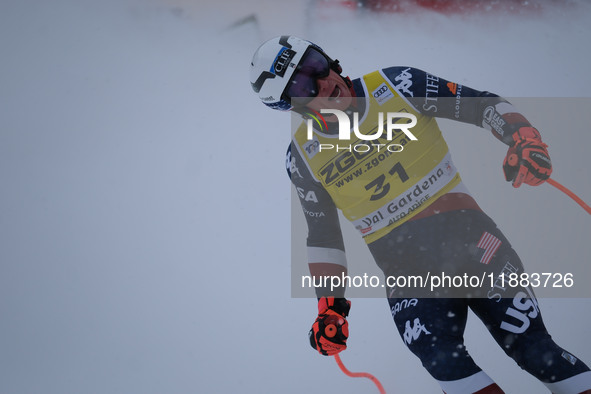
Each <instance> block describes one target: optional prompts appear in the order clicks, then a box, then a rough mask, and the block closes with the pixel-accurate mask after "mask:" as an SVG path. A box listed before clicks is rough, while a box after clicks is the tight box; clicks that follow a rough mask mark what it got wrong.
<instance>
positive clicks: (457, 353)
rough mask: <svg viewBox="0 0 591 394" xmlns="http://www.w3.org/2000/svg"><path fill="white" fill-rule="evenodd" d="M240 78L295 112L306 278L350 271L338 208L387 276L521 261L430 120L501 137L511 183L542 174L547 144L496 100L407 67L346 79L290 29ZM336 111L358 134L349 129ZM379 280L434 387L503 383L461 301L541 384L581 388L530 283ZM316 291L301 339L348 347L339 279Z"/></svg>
mask: <svg viewBox="0 0 591 394" xmlns="http://www.w3.org/2000/svg"><path fill="white" fill-rule="evenodd" d="M250 82H251V84H252V88H253V90H254V91H255V92H256V93H257V94H258V96H259V98H260V99H261V100H262V102H263V103H264V104H266V105H267V106H269V107H270V108H273V109H278V110H284V111H287V110H291V111H294V112H297V113H299V114H300V115H302V117H303V122H302V123H301V125H300V126H299V127H298V129H297V130H296V131H295V133H294V135H293V137H292V141H291V144H290V147H289V149H288V152H287V161H286V164H287V170H288V173H289V175H290V177H291V181H292V183H293V184H294V186H295V187H296V189H297V190H298V191H299V193H298V194H299V196H300V203H301V205H302V209H303V211H304V212H305V213H306V214H305V217H306V221H307V225H308V239H307V248H308V266H309V269H310V273H311V275H313V276H315V277H325V276H342V275H346V273H347V262H346V257H345V248H344V244H343V239H342V235H341V229H340V224H339V219H338V216H337V209H339V210H341V211H342V213H343V214H344V216H345V217H346V218H347V219H349V220H350V221H351V222H352V223H353V225H354V226H355V227H356V228H357V229H358V230H359V231H360V233H361V235H362V236H363V239H364V240H365V242H366V243H367V245H368V248H369V250H370V252H371V253H372V255H373V257H374V259H375V261H376V263H377V264H378V266H379V267H380V268H381V270H382V271H383V272H384V275H385V277H390V276H400V275H421V274H425V273H427V272H440V273H442V271H445V273H446V274H458V275H459V274H461V273H466V272H468V273H477V274H478V273H482V272H494V273H495V277H499V276H500V275H504V274H507V275H508V274H511V273H523V272H524V269H523V265H522V263H521V261H520V259H519V257H518V256H517V254H516V252H515V251H514V250H513V248H512V247H511V245H510V244H509V242H508V240H507V239H506V238H505V236H504V235H503V234H502V233H501V232H500V230H499V229H498V228H497V227H496V225H495V223H494V222H493V221H492V220H491V219H490V218H489V217H488V216H487V215H486V214H485V213H484V212H483V211H482V210H481V209H480V207H479V206H478V204H477V203H476V201H475V200H474V198H473V197H472V196H471V195H470V193H469V191H468V190H467V189H466V187H465V186H464V184H463V183H462V180H461V178H460V175H459V173H458V171H457V170H456V168H455V167H454V165H453V162H452V160H451V157H450V155H449V152H448V148H447V145H446V143H445V141H444V140H443V137H442V135H441V131H440V130H439V127H438V125H437V123H436V121H435V118H447V119H452V120H457V121H460V122H466V123H470V124H473V125H477V126H480V127H483V128H486V129H489V130H490V131H491V132H492V134H493V135H494V136H495V137H496V138H497V139H499V140H500V141H502V142H503V143H505V144H506V145H507V146H508V152H507V156H506V157H505V160H504V162H503V171H504V174H505V178H506V180H507V181H510V182H512V184H513V186H514V187H520V186H521V185H522V184H523V183H526V184H528V185H532V186H536V185H540V184H542V183H543V182H544V181H545V180H546V179H548V178H549V176H550V174H551V172H552V165H551V162H550V158H549V155H548V151H547V149H546V148H547V145H546V144H545V143H543V142H542V139H541V136H540V133H539V132H538V130H537V129H536V128H534V127H533V126H532V125H531V124H530V123H529V122H528V121H527V119H526V118H525V117H524V116H523V115H521V114H520V113H519V112H518V111H517V110H516V109H515V108H514V107H513V106H512V105H511V104H510V103H509V102H508V101H507V100H505V99H503V98H502V97H499V96H497V95H495V94H492V93H489V92H485V91H478V90H475V89H472V88H469V87H467V86H462V85H460V84H457V83H453V82H450V81H447V80H445V79H443V78H439V77H436V76H434V75H432V74H429V73H427V72H424V71H421V70H418V69H416V68H413V67H388V68H384V69H380V70H378V71H375V72H372V73H369V74H367V75H364V76H363V77H361V78H358V79H354V80H351V79H350V78H349V77H345V76H343V75H342V68H341V66H340V64H339V62H338V60H333V59H332V58H330V57H329V56H328V55H327V54H326V53H325V52H324V51H323V50H322V49H321V48H320V47H319V46H317V45H315V44H313V43H311V42H309V41H306V40H303V39H301V38H298V37H294V36H281V37H275V38H272V39H270V40H268V41H266V42H265V43H263V44H262V45H261V46H260V47H259V48H258V49H257V50H256V52H255V54H254V56H253V58H252V61H251V65H250ZM380 112H381V113H382V114H384V113H394V114H395V116H394V117H384V116H383V115H381V116H382V117H380V115H379V113H380ZM393 118H395V119H393ZM343 122H344V124H345V125H349V126H350V125H353V131H354V132H355V134H354V136H353V133H349V134H350V139H348V140H347V139H346V134H347V132H350V131H351V130H350V129H349V127H344V126H343V128H345V130H344V131H345V133H344V134H343V135H342V134H341V133H343V130H342V128H341V127H340V126H341V123H343ZM384 124H385V125H384ZM411 126H412V127H411ZM376 130H377V132H376ZM354 142H357V144H356V145H355V144H353V143H354ZM338 143H346V144H348V145H344V146H338ZM335 144H337V145H336V148H335ZM331 146H332V148H331ZM380 149H381V150H380ZM387 291H388V293H387V299H388V303H389V305H390V308H391V311H392V315H393V319H394V322H395V324H396V327H397V328H398V331H399V334H400V336H401V338H402V339H403V340H404V342H405V344H406V345H407V346H408V348H409V349H410V350H411V352H413V353H414V354H415V355H416V356H417V357H419V359H420V360H421V362H422V364H423V366H424V368H425V369H426V370H427V371H428V372H429V374H431V376H433V378H435V379H436V380H437V381H438V383H439V384H440V386H441V389H442V390H443V391H444V392H445V393H447V394H452V393H482V394H484V393H503V391H502V390H501V388H500V387H499V386H498V385H497V384H496V383H495V382H494V381H493V380H492V379H491V378H490V377H489V376H488V375H487V374H486V373H485V372H484V371H482V370H481V369H480V368H479V367H478V365H477V364H476V363H475V362H474V360H473V359H472V358H471V357H470V355H469V354H468V351H467V350H466V348H465V346H464V340H463V332H464V328H465V325H466V320H467V313H468V308H470V309H471V310H472V311H474V313H475V314H476V315H477V316H478V317H479V318H480V319H481V320H482V322H483V323H484V324H485V325H486V327H487V329H488V330H489V332H490V333H491V335H492V336H493V338H494V339H495V340H496V342H497V343H498V344H499V346H501V347H502V349H503V350H504V351H505V352H506V354H507V355H508V356H510V357H511V358H513V359H514V360H515V361H516V362H517V364H518V365H519V366H520V367H521V368H523V369H524V370H526V371H527V372H529V373H530V374H532V375H533V376H535V377H536V378H537V379H539V380H540V381H541V382H542V383H543V384H544V385H546V386H547V388H548V389H549V390H550V391H551V392H553V393H587V394H591V371H590V370H589V368H588V367H587V366H586V365H585V364H584V363H583V362H582V361H581V360H579V359H578V358H577V357H575V356H574V355H572V354H571V353H570V352H568V351H566V350H564V349H562V348H560V347H559V346H558V345H557V344H556V343H555V342H554V341H553V340H552V338H551V337H550V335H549V334H548V332H547V330H546V328H545V326H544V323H543V321H542V316H541V313H540V311H539V307H538V303H537V301H536V299H535V296H534V295H533V292H532V290H531V288H529V287H520V286H516V287H510V286H497V285H495V286H492V287H490V286H489V288H484V289H477V288H473V289H472V288H470V289H467V290H465V292H464V293H462V294H461V295H460V296H458V294H457V293H453V289H450V288H447V289H444V290H441V291H440V292H439V293H438V294H437V296H435V297H434V294H425V293H421V294H419V295H417V293H413V292H412V291H410V290H409V289H408V288H402V287H396V286H390V287H388V288H387ZM316 294H317V296H318V316H317V318H316V320H315V322H314V324H313V326H312V329H311V330H310V333H309V338H310V344H311V345H312V347H313V348H315V349H316V350H317V351H318V352H320V353H321V354H323V355H334V354H337V353H339V352H340V351H342V350H344V349H345V348H346V342H347V338H348V335H349V331H348V322H347V320H346V318H347V316H348V314H349V310H350V307H351V302H350V301H349V300H347V299H346V298H345V286H340V287H338V288H336V289H329V288H328V287H320V288H317V289H316Z"/></svg>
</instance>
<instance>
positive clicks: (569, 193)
mask: <svg viewBox="0 0 591 394" xmlns="http://www.w3.org/2000/svg"><path fill="white" fill-rule="evenodd" d="M546 182H548V183H549V184H550V185H552V186H554V187H555V188H557V189H558V190H560V191H561V192H563V193H564V194H566V195H567V196H569V197H570V198H572V199H573V200H574V201H575V202H576V203H577V204H579V205H580V206H581V207H582V208H583V209H584V210H585V211H587V213H588V214H590V215H591V207H589V205H587V204H586V203H585V201H583V200H582V199H581V198H579V196H577V195H576V194H575V193H573V192H572V191H571V190H569V189H567V188H566V187H564V186H563V185H561V184H560V183H558V182H556V181H555V180H554V179H550V178H549V179H547V180H546Z"/></svg>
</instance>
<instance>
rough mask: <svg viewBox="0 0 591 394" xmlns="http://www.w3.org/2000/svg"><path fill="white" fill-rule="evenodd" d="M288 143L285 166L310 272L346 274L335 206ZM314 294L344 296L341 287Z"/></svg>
mask: <svg viewBox="0 0 591 394" xmlns="http://www.w3.org/2000/svg"><path fill="white" fill-rule="evenodd" d="M292 145H293V144H291V145H290V146H289V148H288V150H287V156H286V168H287V173H288V175H289V177H290V178H291V182H292V184H293V186H294V187H295V190H296V192H297V194H298V197H299V200H300V204H301V207H302V211H303V213H304V216H305V218H306V222H307V226H308V237H307V241H306V245H307V252H308V267H309V269H310V274H311V275H312V276H316V277H323V276H333V275H336V276H339V277H340V276H341V275H343V274H344V275H346V274H347V259H346V256H345V246H344V243H343V236H342V232H341V227H340V222H339V217H338V211H337V208H336V206H335V204H334V203H333V201H332V198H331V197H330V195H329V194H328V192H327V191H326V190H325V189H324V188H323V187H322V185H321V184H320V183H319V182H318V181H316V180H315V179H314V177H313V176H312V174H311V173H310V171H309V170H308V168H307V166H306V165H305V163H304V161H303V159H302V158H301V156H300V155H299V152H298V151H297V149H295V147H293V149H292ZM316 295H317V296H318V297H323V296H334V297H344V289H342V288H339V289H333V291H332V292H331V291H330V289H328V288H323V287H316Z"/></svg>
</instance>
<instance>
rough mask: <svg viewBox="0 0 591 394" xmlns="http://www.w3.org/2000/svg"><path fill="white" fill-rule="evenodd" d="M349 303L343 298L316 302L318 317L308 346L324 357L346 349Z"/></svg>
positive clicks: (311, 330)
mask: <svg viewBox="0 0 591 394" xmlns="http://www.w3.org/2000/svg"><path fill="white" fill-rule="evenodd" d="M350 308H351V301H348V300H346V299H344V298H334V297H321V298H320V299H319V300H318V317H317V318H316V321H314V324H313V325H312V328H311V329H310V332H309V333H308V337H309V339H310V345H311V346H312V347H313V348H314V349H316V350H318V352H319V353H320V354H323V355H325V356H334V355H335V354H337V353H340V352H342V351H343V350H345V349H346V348H347V338H348V337H349V323H348V322H347V319H346V317H347V316H348V314H349V309H350Z"/></svg>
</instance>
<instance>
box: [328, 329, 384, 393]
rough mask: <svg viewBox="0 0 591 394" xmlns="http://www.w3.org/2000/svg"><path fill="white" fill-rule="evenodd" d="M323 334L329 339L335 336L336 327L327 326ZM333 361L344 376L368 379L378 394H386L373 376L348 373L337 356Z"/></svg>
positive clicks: (364, 373) (336, 355) (361, 373)
mask: <svg viewBox="0 0 591 394" xmlns="http://www.w3.org/2000/svg"><path fill="white" fill-rule="evenodd" d="M324 334H325V335H326V336H327V337H329V338H332V337H334V336H335V335H336V334H337V327H336V326H335V325H334V324H329V325H328V326H326V328H325V329H324ZM334 359H335V360H336V362H337V364H338V366H339V368H340V369H341V371H343V373H344V374H345V375H347V376H349V377H351V378H368V379H369V380H371V381H372V382H374V384H375V385H376V386H377V387H378V390H380V394H386V390H384V386H382V383H380V381H379V380H378V379H377V378H376V377H375V376H373V375H372V374H370V373H367V372H351V371H349V370H348V369H347V368H346V367H345V365H344V364H343V361H342V360H341V357H340V356H339V355H338V354H335V355H334Z"/></svg>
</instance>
